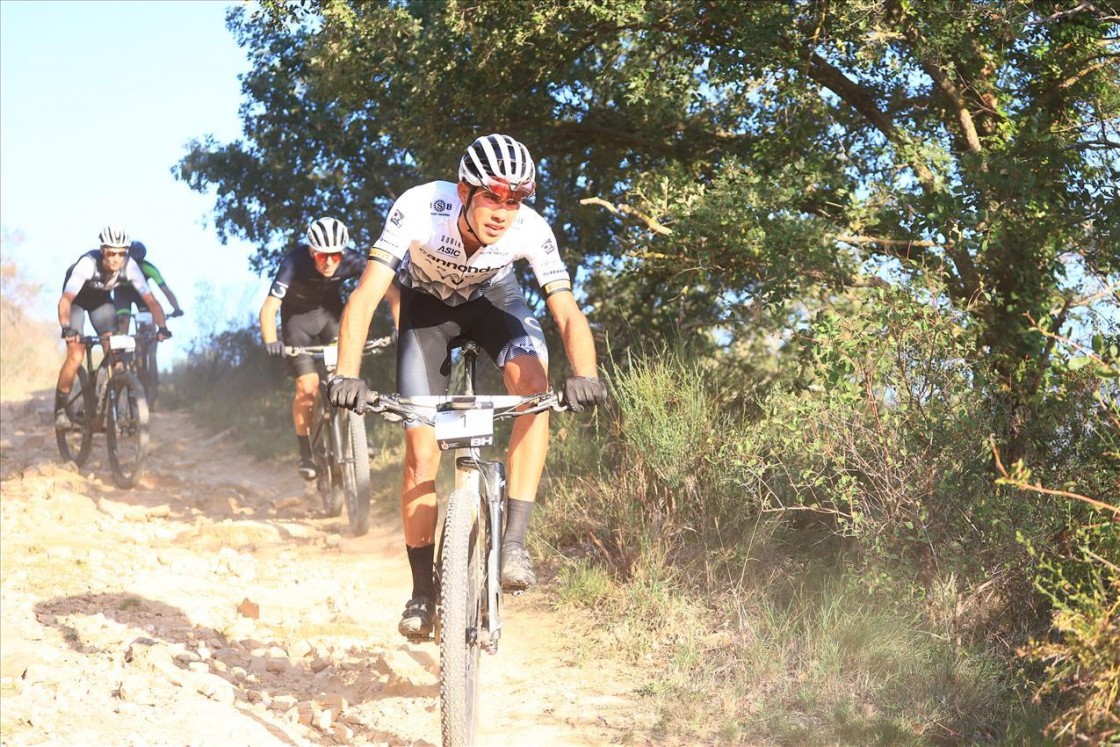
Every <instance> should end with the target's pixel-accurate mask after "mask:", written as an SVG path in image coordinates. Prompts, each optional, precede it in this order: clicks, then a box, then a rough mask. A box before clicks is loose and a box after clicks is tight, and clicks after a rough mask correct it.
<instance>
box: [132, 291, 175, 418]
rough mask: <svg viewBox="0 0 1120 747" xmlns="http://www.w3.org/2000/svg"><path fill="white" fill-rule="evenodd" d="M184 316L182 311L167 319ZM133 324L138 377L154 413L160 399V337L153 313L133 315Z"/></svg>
mask: <svg viewBox="0 0 1120 747" xmlns="http://www.w3.org/2000/svg"><path fill="white" fill-rule="evenodd" d="M182 315H183V312H182V310H181V309H180V310H179V311H174V312H172V313H170V314H168V315H167V318H168V319H174V318H175V317H178V316H182ZM132 322H133V325H134V326H135V334H134V335H133V336H134V337H135V338H136V353H135V358H136V375H137V376H139V377H140V383H141V384H142V385H143V386H144V394H145V395H147V398H148V411H149V412H154V411H155V409H156V400H158V399H159V361H158V359H157V351H158V349H159V337H158V333H157V330H156V325H155V322H154V321H152V312H150V311H137V312H136V313H134V314H132Z"/></svg>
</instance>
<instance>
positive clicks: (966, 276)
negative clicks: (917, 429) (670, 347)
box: [177, 0, 1120, 457]
mask: <svg viewBox="0 0 1120 747" xmlns="http://www.w3.org/2000/svg"><path fill="white" fill-rule="evenodd" d="M229 23H230V27H231V29H232V30H233V31H234V33H235V34H237V37H238V40H239V42H240V43H241V44H242V45H243V46H245V47H246V48H247V49H248V50H249V53H250V55H251V58H252V60H253V63H254V67H253V70H252V72H251V73H249V74H248V75H247V76H246V78H245V81H244V90H245V93H246V97H247V101H246V103H245V105H244V107H243V110H242V114H243V118H244V119H245V123H246V139H245V140H244V141H241V142H237V143H233V144H230V145H221V144H219V143H216V142H214V141H212V140H206V141H202V142H199V143H195V144H194V145H193V147H192V151H191V153H190V154H189V155H188V156H187V157H186V158H184V159H183V161H182V162H180V164H179V165H178V167H177V173H178V175H179V176H180V177H181V178H183V179H185V180H186V181H187V182H188V183H189V184H191V185H192V186H193V187H195V188H196V189H200V190H203V189H208V188H210V187H211V186H216V187H217V192H218V204H217V209H216V215H217V223H218V226H219V229H220V230H221V231H222V232H223V235H229V234H237V235H242V236H245V237H247V238H249V239H251V240H255V241H259V242H261V243H262V254H261V256H260V257H259V258H258V261H259V262H260V263H262V264H264V263H267V262H270V261H272V260H273V258H274V255H275V252H274V251H271V250H268V249H267V248H265V247H268V246H271V245H272V243H271V242H274V241H275V239H276V237H277V236H283V235H285V234H287V233H289V232H290V231H291V229H292V226H295V225H301V223H302V221H303V220H305V218H306V216H307V215H309V214H310V213H312V212H321V211H322V210H323V209H325V208H327V207H330V208H331V209H333V210H334V211H335V212H337V213H340V214H341V215H342V217H343V218H344V219H347V220H348V222H350V223H352V224H354V225H356V226H358V234H359V235H360V236H361V237H362V240H363V241H366V240H369V239H372V238H373V237H374V235H375V233H376V231H375V230H374V228H375V227H380V225H381V221H382V220H383V218H382V216H383V214H384V212H385V208H386V206H387V203H388V202H389V201H390V200H391V199H393V197H395V195H396V194H398V193H399V192H400V191H401V190H402V189H403V188H406V187H407V186H409V185H410V184H411V183H413V182H415V181H417V180H421V179H432V178H445V179H451V178H454V176H453V174H454V167H455V165H456V164H457V161H458V158H459V155H460V154H461V151H462V149H463V147H464V146H465V144H466V143H468V142H469V141H470V140H471V139H472V138H473V137H475V136H476V135H477V134H479V133H482V132H487V131H505V132H510V133H512V134H514V135H516V136H517V137H519V138H520V139H522V140H523V141H525V142H527V143H529V144H530V146H531V148H532V149H533V150H534V153H535V154H536V155H537V157H538V159H539V160H540V169H541V172H542V179H541V184H542V186H541V190H540V194H539V196H538V198H537V203H538V204H537V207H538V208H539V209H541V210H543V212H544V213H545V214H546V215H547V216H548V217H549V218H550V219H552V220H553V222H554V225H555V226H556V228H557V233H558V235H559V237H560V239H561V243H562V245H563V246H564V247H565V250H566V254H565V256H566V257H567V258H568V260H569V261H570V262H571V263H572V264H573V266H577V265H578V267H580V268H582V269H584V270H586V271H588V272H592V273H597V274H598V275H599V279H598V281H597V282H596V283H595V284H594V285H593V286H589V287H590V288H591V289H592V294H591V295H590V297H589V299H588V300H589V302H590V304H591V305H592V307H593V308H595V307H597V306H602V307H606V306H608V305H609V306H610V307H611V308H612V309H615V310H620V311H619V312H618V313H617V316H618V317H621V318H625V319H626V320H627V321H628V324H629V326H631V327H632V328H633V329H637V330H641V333H642V334H644V335H648V334H650V332H651V331H652V332H655V333H657V332H660V333H666V332H668V331H669V330H670V329H671V328H672V325H673V324H675V323H677V322H679V320H681V319H687V320H688V323H689V324H691V325H692V328H693V329H694V330H696V331H704V330H709V331H711V330H715V329H720V330H722V331H723V333H724V334H723V335H722V336H720V337H717V336H711V337H710V339H711V340H712V342H713V344H714V343H715V342H716V341H717V340H719V339H734V338H735V337H736V336H738V335H741V334H744V333H745V332H746V331H747V330H749V325H750V323H751V318H752V317H751V315H747V314H743V313H742V309H743V308H744V304H745V302H746V301H748V300H749V301H752V302H755V303H761V302H769V301H779V300H782V299H787V298H790V297H796V296H797V295H798V294H801V293H804V292H805V289H806V288H807V287H809V286H812V287H814V288H816V289H818V290H820V289H824V291H825V292H828V291H829V290H830V289H832V290H839V289H842V288H844V287H845V286H846V285H849V284H851V283H853V282H858V281H859V278H860V277H861V276H866V274H867V273H869V272H870V273H874V274H875V275H877V276H878V277H879V278H886V279H890V281H891V282H898V283H905V282H907V281H908V280H912V279H916V278H917V277H919V276H922V275H925V274H932V275H935V276H937V278H938V279H939V281H940V282H941V283H942V284H943V285H944V286H945V287H946V288H947V289H948V290H947V293H948V296H949V298H948V300H949V302H951V303H953V304H956V305H958V306H959V307H961V308H963V309H966V310H967V311H968V314H969V319H970V322H971V326H972V331H973V332H974V334H975V339H976V351H977V358H978V359H983V360H985V361H987V362H990V363H991V364H992V365H991V369H990V370H991V371H993V372H994V378H993V380H992V382H991V383H992V391H995V392H1002V394H998V395H997V399H1000V400H1001V404H1002V405H1004V408H1003V409H1004V411H1005V413H1006V422H1005V426H1004V427H1005V435H1006V441H1005V448H1006V449H1007V450H1008V452H1009V453H1010V455H1011V456H1012V457H1014V456H1016V455H1017V454H1019V453H1020V452H1021V451H1022V449H1023V448H1024V446H1025V443H1026V441H1027V440H1028V439H1029V433H1028V431H1027V428H1026V425H1025V424H1027V423H1029V421H1030V419H1031V418H1030V412H1029V410H1030V407H1031V406H1032V405H1031V402H1032V400H1033V399H1034V398H1035V396H1036V394H1037V393H1038V391H1039V389H1040V387H1042V386H1043V372H1044V371H1046V370H1047V357H1048V355H1050V353H1051V350H1052V346H1051V345H1049V344H1048V342H1047V340H1046V338H1045V337H1043V336H1041V335H1039V334H1037V332H1032V331H1031V324H1032V323H1031V322H1030V321H1029V319H1035V320H1037V319H1046V320H1048V321H1050V322H1051V324H1050V326H1051V328H1054V329H1059V330H1060V329H1061V328H1062V327H1063V325H1065V324H1067V322H1069V321H1070V319H1072V318H1073V317H1074V315H1076V313H1077V310H1078V308H1079V304H1082V303H1083V298H1084V297H1085V296H1086V292H1085V288H1086V283H1087V282H1089V281H1094V280H1095V281H1097V282H1099V283H1100V285H1101V286H1102V287H1104V288H1106V289H1107V290H1106V291H1105V292H1104V293H1099V294H1097V298H1096V299H1095V303H1097V304H1098V305H1099V304H1102V303H1117V302H1120V295H1118V294H1117V292H1116V284H1117V273H1120V250H1118V247H1120V220H1118V218H1120V199H1118V195H1117V191H1118V187H1117V185H1118V184H1120V133H1118V123H1120V51H1118V50H1117V46H1116V41H1117V38H1118V37H1120V9H1118V4H1117V3H1115V2H1096V3H1090V2H1080V3H1073V2H1041V3H1040V2H1000V3H994V2H977V3H944V2H940V1H939V0H848V1H846V2H829V1H828V0H812V1H810V0H789V1H787V2H768V3H740V2H734V1H726V2H725V1H723V0H695V1H691V2H682V1H680V0H677V1H675V2H674V1H668V0H665V1H658V0H543V1H541V2H534V3H524V2H521V1H520V0H457V1H451V0H449V1H447V2H427V1H424V0H411V1H410V0H390V1H388V2H386V1H384V0H383V1H382V2H357V1H356V0H354V1H347V0H326V1H324V2H322V3H319V4H312V3H301V4H283V3H268V4H266V5H265V12H262V13H258V14H249V13H247V12H245V11H243V10H240V9H238V10H236V11H234V12H233V13H232V14H231V16H230V20H229ZM666 308H672V310H673V313H665V309H666ZM604 316H606V315H604ZM615 331H616V332H617V334H616V339H619V340H621V341H623V342H624V343H625V342H629V341H630V340H633V339H635V337H634V336H633V335H628V334H627V333H626V331H625V330H623V329H619V330H615ZM1008 452H1005V453H1008Z"/></svg>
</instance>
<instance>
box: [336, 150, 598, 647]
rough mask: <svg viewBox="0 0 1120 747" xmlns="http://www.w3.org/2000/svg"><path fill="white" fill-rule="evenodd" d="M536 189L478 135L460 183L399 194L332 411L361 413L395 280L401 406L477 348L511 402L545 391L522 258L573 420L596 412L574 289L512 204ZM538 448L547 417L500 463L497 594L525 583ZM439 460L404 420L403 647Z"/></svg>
mask: <svg viewBox="0 0 1120 747" xmlns="http://www.w3.org/2000/svg"><path fill="white" fill-rule="evenodd" d="M535 190H536V166H535V164H534V163H533V159H532V157H531V156H530V154H529V150H528V148H526V147H525V146H524V145H523V144H521V143H520V142H518V141H517V140H514V139H513V138H512V137H509V136H508V135H499V134H494V135H485V136H482V137H479V138H478V139H476V140H475V141H474V142H473V143H471V144H470V146H469V147H468V148H467V150H466V153H465V154H464V155H463V157H462V159H461V160H460V162H459V180H458V183H454V182H446V181H434V182H429V183H427V184H421V185H419V186H417V187H413V188H412V189H409V190H408V191H407V192H405V193H404V194H403V195H401V197H400V198H399V199H398V200H397V201H396V203H394V205H393V207H392V209H391V210H390V211H389V217H388V220H387V221H386V223H385V229H384V231H383V232H382V234H381V237H380V238H379V239H378V240H377V241H376V242H375V243H374V245H373V247H372V248H371V249H370V251H369V259H370V262H369V265H368V266H367V267H366V269H365V271H364V272H363V273H362V276H361V279H360V280H359V282H358V287H357V289H356V290H355V291H354V293H353V295H351V297H350V300H349V301H348V302H347V304H346V308H345V310H344V311H343V314H342V321H341V329H340V333H339V356H338V369H337V373H336V375H335V376H334V377H333V378H332V379H331V380H330V382H329V384H328V387H329V394H330V399H331V402H332V403H333V404H334V405H336V406H339V407H348V408H350V409H352V410H354V411H356V412H359V413H361V412H363V411H364V409H365V402H366V394H367V391H368V390H367V387H366V383H365V381H363V380H362V379H360V378H358V368H359V366H360V364H361V349H362V345H363V344H364V343H365V340H366V335H367V331H368V329H369V323H370V320H371V319H372V317H373V312H374V310H375V309H376V308H377V305H378V304H379V303H380V302H381V298H382V297H383V296H384V295H385V293H386V291H387V290H388V289H389V288H390V285H391V284H392V282H393V279H394V277H396V279H397V280H398V281H399V285H400V287H401V292H400V296H401V298H400V320H399V327H398V346H397V382H398V389H399V391H400V393H401V394H402V395H403V396H405V397H413V396H420V395H432V394H436V395H439V394H445V393H446V392H447V387H448V383H449V379H450V373H451V349H452V341H453V340H454V339H455V338H458V337H469V338H471V339H473V340H474V341H476V342H477V343H478V344H479V345H480V346H481V347H482V348H483V349H484V350H485V351H486V353H487V354H488V355H489V356H490V358H491V359H492V360H493V361H494V363H495V364H497V366H498V368H499V369H501V371H502V378H503V381H504V383H505V386H506V389H507V390H508V392H509V393H510V394H515V395H531V394H537V393H539V392H544V391H547V390H548V388H549V385H548V368H547V367H548V349H547V346H546V344H545V338H544V333H543V331H542V330H541V325H540V322H539V321H538V320H537V319H536V318H535V317H534V316H533V314H532V312H531V311H530V310H529V307H528V305H527V304H526V302H525V299H524V297H523V296H522V293H521V288H520V287H519V285H518V283H517V279H516V276H515V275H514V273H513V264H514V262H516V261H517V260H519V259H527V260H528V261H529V263H530V265H531V266H532V268H533V272H534V274H535V275H536V279H537V282H538V283H539V285H540V288H541V292H542V295H543V296H544V298H545V304H546V305H547V307H548V310H549V312H550V313H551V314H552V317H553V319H554V320H555V322H556V326H557V328H558V329H559V331H560V336H561V338H562V339H563V342H564V349H565V352H566V353H567V357H568V362H569V363H570V365H571V369H572V371H573V375H572V376H571V377H569V378H568V379H567V380H566V381H565V383H564V395H565V400H566V401H567V403H568V404H569V406H570V407H571V409H573V410H576V411H581V410H583V409H584V408H585V407H594V406H596V405H601V404H604V403H605V402H606V400H607V389H606V386H605V384H604V383H603V382H602V381H601V380H600V379H599V375H598V363H597V360H596V355H595V342H594V338H593V337H592V335H591V328H590V326H589V325H588V323H587V317H586V316H584V314H583V311H582V310H580V308H579V305H578V303H577V302H576V300H575V296H574V295H573V293H572V282H571V278H570V276H569V275H568V270H567V268H566V267H565V266H564V263H563V261H562V260H561V259H560V253H559V250H558V248H557V245H556V237H555V235H554V234H553V231H552V228H551V227H550V226H549V225H548V223H547V222H546V221H545V220H544V218H542V217H541V216H540V215H539V214H538V213H537V212H536V211H534V210H533V209H532V208H531V207H529V206H528V205H524V204H522V203H523V201H524V200H525V199H526V198H528V197H530V196H531V195H532V194H533V192H534V191H535ZM547 451H548V413H547V412H542V413H540V414H537V415H531V416H526V417H522V418H518V419H517V420H516V422H515V423H514V426H513V432H512V435H511V437H510V448H509V454H508V475H509V479H508V486H509V504H508V511H507V519H506V529H505V537H504V540H503V543H502V579H501V581H502V587H503V588H505V589H507V590H511V591H516V590H523V589H526V588H528V587H530V586H532V585H533V584H535V583H536V575H535V574H534V572H533V566H532V561H531V559H530V558H529V554H528V552H527V551H526V550H525V534H526V530H527V529H528V525H529V516H530V513H531V512H532V509H533V505H534V502H535V501H536V497H537V487H538V485H539V484H540V479H541V473H542V472H543V470H544V462H545V456H546V454H547ZM439 461H440V451H439V448H438V447H437V445H436V438H435V430H434V429H433V428H432V427H431V426H429V425H424V424H422V423H419V422H408V421H406V422H405V458H404V482H403V487H402V490H401V518H402V522H403V524H404V536H405V545H406V550H407V552H408V561H409V566H410V567H411V570H412V596H411V598H410V599H409V601H408V603H407V604H406V606H405V610H404V614H403V615H402V617H401V621H400V624H399V626H398V629H399V630H400V632H401V633H402V634H403V635H405V636H406V637H409V638H416V637H423V636H425V635H428V634H429V633H430V632H431V629H432V619H433V615H434V611H435V610H434V597H435V590H434V588H433V573H432V568H433V563H434V557H435V534H436V518H437V505H436V491H435V477H436V471H437V470H438V468H439Z"/></svg>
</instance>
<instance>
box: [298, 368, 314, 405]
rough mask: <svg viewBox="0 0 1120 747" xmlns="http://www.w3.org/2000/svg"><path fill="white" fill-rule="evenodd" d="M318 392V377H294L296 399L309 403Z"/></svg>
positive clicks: (311, 375) (312, 375) (306, 375)
mask: <svg viewBox="0 0 1120 747" xmlns="http://www.w3.org/2000/svg"><path fill="white" fill-rule="evenodd" d="M318 390H319V375H318V374H305V375H303V376H297V377H296V397H297V398H298V399H306V400H308V401H310V400H311V399H313V398H314V397H315V392H317V391H318Z"/></svg>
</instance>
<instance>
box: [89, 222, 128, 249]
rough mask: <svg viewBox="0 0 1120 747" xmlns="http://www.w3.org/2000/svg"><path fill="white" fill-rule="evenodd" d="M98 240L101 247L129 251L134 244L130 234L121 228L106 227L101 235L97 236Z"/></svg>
mask: <svg viewBox="0 0 1120 747" xmlns="http://www.w3.org/2000/svg"><path fill="white" fill-rule="evenodd" d="M97 240H98V241H100V242H101V246H112V247H119V248H122V249H127V248H128V247H129V245H130V244H131V243H132V242H131V241H130V240H129V238H128V234H127V233H125V230H124V229H123V228H121V227H120V226H105V227H104V228H102V229H101V233H99V234H97Z"/></svg>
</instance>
